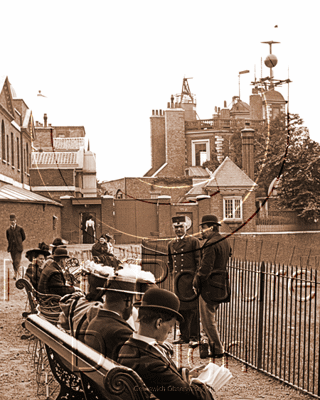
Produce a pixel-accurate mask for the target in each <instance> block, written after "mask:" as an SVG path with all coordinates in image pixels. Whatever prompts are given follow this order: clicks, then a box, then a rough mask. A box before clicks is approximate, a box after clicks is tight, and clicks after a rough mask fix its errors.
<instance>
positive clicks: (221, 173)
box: [205, 157, 257, 188]
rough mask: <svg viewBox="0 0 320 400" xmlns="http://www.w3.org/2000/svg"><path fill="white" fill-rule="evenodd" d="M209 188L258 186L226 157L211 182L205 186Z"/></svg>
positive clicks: (212, 176)
mask: <svg viewBox="0 0 320 400" xmlns="http://www.w3.org/2000/svg"><path fill="white" fill-rule="evenodd" d="M205 186H206V187H207V188H209V187H236V188H244V187H248V188H250V187H255V186H257V184H256V183H255V182H254V181H253V180H252V179H250V178H249V177H248V175H247V174H246V173H245V172H244V171H242V169H240V168H239V167H238V166H237V165H236V164H235V163H234V162H233V161H232V160H230V158H229V157H226V158H225V159H224V160H223V162H222V163H221V164H220V165H219V167H218V168H217V169H216V170H215V171H214V173H213V174H212V175H211V178H210V181H209V182H208V183H207V184H206V185H205Z"/></svg>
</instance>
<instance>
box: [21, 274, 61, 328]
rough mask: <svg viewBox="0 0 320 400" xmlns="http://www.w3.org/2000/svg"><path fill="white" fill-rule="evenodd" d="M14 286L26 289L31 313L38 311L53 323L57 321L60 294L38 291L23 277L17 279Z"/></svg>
mask: <svg viewBox="0 0 320 400" xmlns="http://www.w3.org/2000/svg"><path fill="white" fill-rule="evenodd" d="M16 287H17V288H18V289H23V288H24V289H25V290H26V292H27V296H28V300H29V305H30V308H31V312H32V314H37V313H39V315H41V316H42V317H43V318H45V319H46V320H47V321H49V322H51V323H53V324H56V323H57V322H58V320H59V316H60V313H61V309H60V305H59V301H60V299H61V296H59V295H57V294H44V293H40V292H38V291H37V290H36V289H35V288H34V287H33V286H32V283H31V282H30V281H29V280H27V279H24V278H20V279H18V280H17V282H16Z"/></svg>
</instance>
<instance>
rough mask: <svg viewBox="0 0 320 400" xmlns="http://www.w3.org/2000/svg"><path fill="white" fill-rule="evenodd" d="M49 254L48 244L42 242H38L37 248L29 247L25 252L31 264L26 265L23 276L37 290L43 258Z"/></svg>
mask: <svg viewBox="0 0 320 400" xmlns="http://www.w3.org/2000/svg"><path fill="white" fill-rule="evenodd" d="M49 255H50V252H49V246H48V245H46V244H45V243H44V242H42V243H39V247H38V248H37V249H31V250H28V251H27V252H26V257H27V259H28V260H29V261H30V262H31V264H29V265H28V268H27V271H26V274H25V276H26V277H27V278H28V279H29V281H30V282H31V284H32V286H33V287H34V288H35V289H36V290H38V283H39V281H40V276H41V272H42V269H43V266H44V263H45V260H46V258H47V257H48V256H49Z"/></svg>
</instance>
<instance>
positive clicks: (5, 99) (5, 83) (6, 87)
mask: <svg viewBox="0 0 320 400" xmlns="http://www.w3.org/2000/svg"><path fill="white" fill-rule="evenodd" d="M0 109H1V111H3V112H4V113H5V114H7V116H8V118H10V119H11V120H14V106H13V101H12V94H11V85H10V82H9V79H8V77H7V76H6V77H2V78H1V77H0Z"/></svg>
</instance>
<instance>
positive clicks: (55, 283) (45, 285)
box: [38, 260, 75, 296]
mask: <svg viewBox="0 0 320 400" xmlns="http://www.w3.org/2000/svg"><path fill="white" fill-rule="evenodd" d="M38 291H39V292H40V293H45V294H58V295H59V296H64V295H66V294H68V293H73V292H74V291H75V289H74V288H73V287H72V286H66V281H65V279H64V276H63V272H62V269H61V267H60V266H59V265H58V264H57V263H56V262H55V261H54V260H47V262H46V263H45V265H44V267H43V270H42V272H41V276H40V281H39V284H38Z"/></svg>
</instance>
